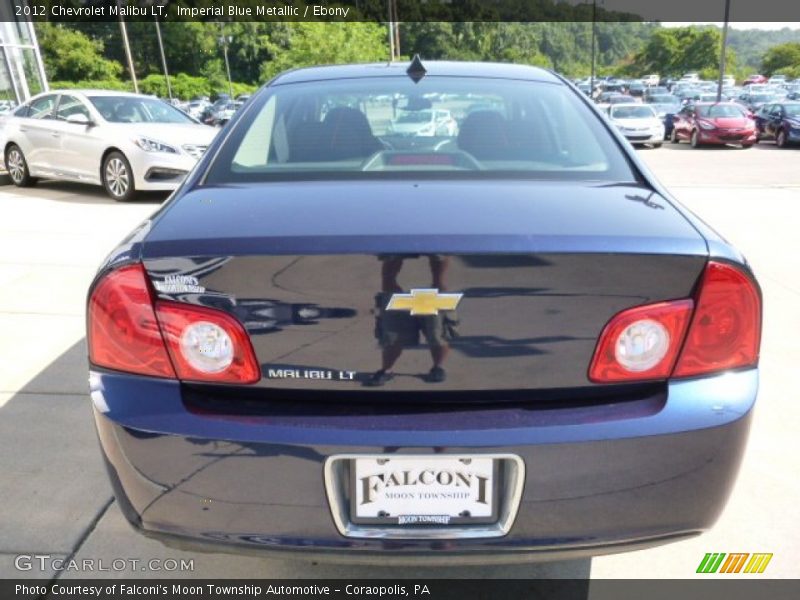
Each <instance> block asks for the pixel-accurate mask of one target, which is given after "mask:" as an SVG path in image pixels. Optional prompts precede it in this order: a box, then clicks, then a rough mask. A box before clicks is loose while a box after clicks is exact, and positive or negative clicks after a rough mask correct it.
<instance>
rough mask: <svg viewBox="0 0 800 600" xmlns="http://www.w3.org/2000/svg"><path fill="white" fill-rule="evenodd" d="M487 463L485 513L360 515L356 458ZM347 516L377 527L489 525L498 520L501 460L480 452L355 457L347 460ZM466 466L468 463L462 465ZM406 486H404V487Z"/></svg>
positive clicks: (407, 463) (394, 464)
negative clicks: (489, 479)
mask: <svg viewBox="0 0 800 600" xmlns="http://www.w3.org/2000/svg"><path fill="white" fill-rule="evenodd" d="M465 459H466V460H469V461H475V460H477V461H479V462H485V461H489V462H490V471H491V481H490V484H491V485H490V488H489V491H488V498H489V499H490V502H491V504H490V511H489V514H487V515H481V516H461V515H454V514H451V513H452V512H453V511H446V512H445V514H432V513H429V512H428V513H426V512H425V511H423V512H422V513H416V514H415V513H414V511H410V512H409V513H405V514H395V515H390V516H386V517H382V516H364V515H363V514H362V515H359V510H358V504H357V503H358V496H359V494H358V490H357V486H358V485H359V482H358V469H357V463H358V461H364V462H366V461H379V460H385V461H387V464H389V465H390V468H392V467H394V468H401V469H402V468H403V467H404V466H406V467H412V468H413V467H414V465H421V464H427V465H432V464H435V463H436V462H438V463H439V464H440V465H445V466H448V465H450V466H452V465H453V464H454V463H455V461H462V460H465ZM348 462H349V465H348V468H349V477H348V482H349V490H348V494H347V495H348V496H349V513H350V514H349V518H350V522H351V523H353V524H354V525H359V526H378V527H401V528H403V529H426V528H439V529H442V528H443V529H447V528H450V527H454V526H458V527H463V526H470V525H491V524H496V523H498V521H499V519H500V503H501V502H500V501H501V498H500V491H501V488H503V487H504V486H503V482H502V477H503V461H502V460H500V459H498V458H496V457H495V456H492V455H481V454H463V455H462V454H458V455H441V454H438V455H437V454H433V455H431V454H422V455H403V456H393V455H372V456H357V457H356V456H354V457H352V458H351V459H350V460H349V461H348ZM465 466H468V465H465ZM403 487H406V486H403Z"/></svg>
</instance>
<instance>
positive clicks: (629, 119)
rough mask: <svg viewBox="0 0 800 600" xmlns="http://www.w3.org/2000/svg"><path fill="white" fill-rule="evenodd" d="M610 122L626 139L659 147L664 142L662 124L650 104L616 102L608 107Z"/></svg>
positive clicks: (634, 142)
mask: <svg viewBox="0 0 800 600" xmlns="http://www.w3.org/2000/svg"><path fill="white" fill-rule="evenodd" d="M608 116H609V118H610V119H611V122H612V123H614V125H616V126H617V129H619V130H620V132H621V133H622V135H624V136H625V137H626V138H627V139H628V141H629V142H630V143H631V144H633V145H634V146H636V145H643V144H650V145H651V146H653V148H660V147H661V144H662V143H663V142H664V124H663V123H662V122H661V119H660V118H659V117H658V115H657V114H656V111H655V110H654V109H653V106H652V105H651V104H617V105H613V106H611V107H610V108H609V109H608Z"/></svg>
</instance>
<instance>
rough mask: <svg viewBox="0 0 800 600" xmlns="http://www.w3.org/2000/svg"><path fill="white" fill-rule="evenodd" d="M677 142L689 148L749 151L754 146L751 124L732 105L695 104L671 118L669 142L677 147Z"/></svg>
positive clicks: (748, 117) (746, 115)
mask: <svg viewBox="0 0 800 600" xmlns="http://www.w3.org/2000/svg"><path fill="white" fill-rule="evenodd" d="M681 140H688V141H689V143H691V145H692V147H693V148H697V147H699V146H703V145H707V144H708V145H726V144H740V145H741V146H742V148H750V147H751V146H752V145H753V144H755V143H756V126H755V121H754V120H753V117H752V115H751V114H750V113H749V112H747V111H746V109H745V108H743V107H742V106H740V105H739V104H736V103H734V102H697V103H696V104H692V105H689V106H686V107H684V108H683V109H682V110H681V111H680V112H678V114H676V115H675V116H674V117H673V129H672V134H671V136H670V141H671V142H672V143H673V144H677V143H678V142H680V141H681Z"/></svg>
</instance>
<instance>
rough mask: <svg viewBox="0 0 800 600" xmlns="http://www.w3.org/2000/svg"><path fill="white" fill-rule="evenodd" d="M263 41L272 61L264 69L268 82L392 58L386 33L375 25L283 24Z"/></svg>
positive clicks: (382, 28) (263, 76)
mask: <svg viewBox="0 0 800 600" xmlns="http://www.w3.org/2000/svg"><path fill="white" fill-rule="evenodd" d="M283 25H284V28H282V29H281V30H278V31H275V32H274V34H275V35H273V36H270V38H269V39H265V40H263V43H264V44H265V46H266V49H267V51H268V52H269V54H270V55H271V56H272V57H273V58H272V60H268V61H265V62H264V63H262V65H261V69H260V79H261V80H262V81H265V80H267V79H270V78H271V77H273V76H275V75H277V74H278V73H280V72H281V71H285V70H287V69H292V68H296V67H305V66H310V65H325V64H341V63H359V62H375V61H381V60H387V59H388V57H389V46H388V40H387V39H386V29H385V27H382V26H381V25H378V24H376V23H340V22H334V23H319V22H311V23H284V24H283Z"/></svg>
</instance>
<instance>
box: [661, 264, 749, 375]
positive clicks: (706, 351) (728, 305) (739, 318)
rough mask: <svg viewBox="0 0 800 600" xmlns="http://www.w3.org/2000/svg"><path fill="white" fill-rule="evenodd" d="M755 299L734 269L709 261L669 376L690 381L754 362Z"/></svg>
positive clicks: (747, 282)
mask: <svg viewBox="0 0 800 600" xmlns="http://www.w3.org/2000/svg"><path fill="white" fill-rule="evenodd" d="M760 344H761V297H760V295H759V293H758V289H757V288H756V285H755V283H754V282H753V280H752V279H750V278H749V277H748V276H747V275H745V274H744V273H742V271H740V270H739V269H737V268H736V267H734V266H732V265H729V264H725V263H719V262H713V261H712V262H709V263H708V265H706V269H705V272H704V273H703V278H702V281H701V285H700V290H699V293H698V295H697V306H696V308H695V311H694V316H693V317H692V323H691V325H690V326H689V332H688V333H687V335H686V343H685V344H684V347H683V351H682V352H681V355H680V358H679V359H678V364H677V365H676V367H675V372H674V373H673V376H675V377H690V376H694V375H701V374H706V373H712V372H715V371H723V370H726V369H733V368H738V367H748V366H752V365H755V364H756V363H757V362H758V350H759V346H760Z"/></svg>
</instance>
